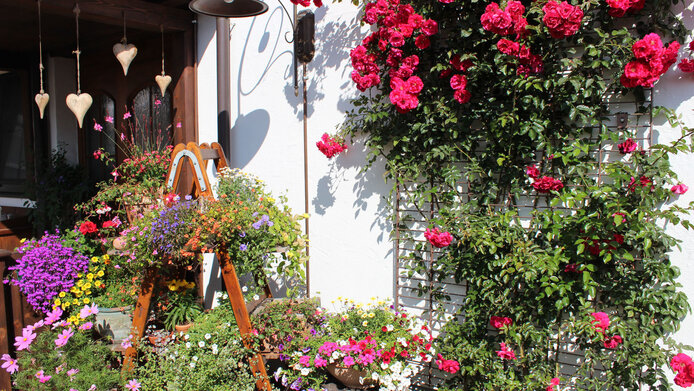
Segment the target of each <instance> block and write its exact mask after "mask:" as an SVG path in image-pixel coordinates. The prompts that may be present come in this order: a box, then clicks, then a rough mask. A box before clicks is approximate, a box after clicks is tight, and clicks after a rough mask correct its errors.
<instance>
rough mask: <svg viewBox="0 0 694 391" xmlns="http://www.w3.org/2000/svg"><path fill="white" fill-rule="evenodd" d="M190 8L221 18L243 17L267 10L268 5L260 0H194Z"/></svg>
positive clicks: (198, 12)
mask: <svg viewBox="0 0 694 391" xmlns="http://www.w3.org/2000/svg"><path fill="white" fill-rule="evenodd" d="M188 8H190V10H191V11H193V12H195V13H196V14H203V15H209V16H216V17H220V18H243V17H246V16H256V15H260V14H262V13H265V12H267V9H268V6H267V4H265V3H263V2H262V1H259V0H231V1H228V2H227V1H225V0H193V1H191V2H190V3H189V4H188Z"/></svg>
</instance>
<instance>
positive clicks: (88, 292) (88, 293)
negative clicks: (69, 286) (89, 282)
mask: <svg viewBox="0 0 694 391" xmlns="http://www.w3.org/2000/svg"><path fill="white" fill-rule="evenodd" d="M84 294H85V295H91V294H92V291H86V292H84Z"/></svg>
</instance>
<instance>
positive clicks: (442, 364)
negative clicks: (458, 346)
mask: <svg viewBox="0 0 694 391" xmlns="http://www.w3.org/2000/svg"><path fill="white" fill-rule="evenodd" d="M436 365H437V366H438V367H439V370H441V371H444V372H448V373H456V372H458V371H459V370H460V364H459V363H458V362H457V361H455V360H446V359H444V358H443V356H441V354H440V353H439V355H438V359H437V360H436Z"/></svg>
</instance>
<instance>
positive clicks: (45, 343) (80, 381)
mask: <svg viewBox="0 0 694 391" xmlns="http://www.w3.org/2000/svg"><path fill="white" fill-rule="evenodd" d="M49 327H50V326H46V327H44V328H43V329H41V330H40V331H39V332H38V335H37V337H36V339H35V340H34V342H33V343H32V344H31V347H30V349H29V350H22V351H20V352H18V357H17V358H18V362H19V372H17V373H15V374H14V377H13V380H14V383H15V384H16V388H17V389H20V390H36V391H48V390H55V391H58V390H60V391H64V390H69V389H72V388H74V389H78V390H86V389H89V388H90V387H91V386H92V384H94V385H96V389H98V390H110V389H114V388H118V387H119V385H120V381H121V377H120V372H119V371H118V361H117V357H116V355H115V354H114V353H113V352H111V350H110V349H109V348H108V346H106V345H105V344H103V343H102V342H100V341H94V340H92V338H90V337H89V336H88V335H87V334H86V333H85V332H82V331H75V334H74V335H73V336H72V337H71V338H70V339H69V340H68V342H67V344H66V345H65V346H63V347H60V348H58V347H56V344H55V342H54V341H55V340H56V339H57V338H58V335H59V334H60V332H61V331H62V330H63V329H62V328H58V329H56V330H50V329H49ZM56 368H58V369H59V371H58V372H59V373H58V372H57V371H56ZM71 369H77V370H78V371H79V372H77V373H76V374H75V375H74V376H69V375H68V371H69V370H71ZM39 370H43V371H44V373H45V375H47V376H51V379H50V380H48V381H47V382H45V383H40V382H39V380H38V378H37V377H36V376H34V375H35V374H36V372H38V371H39Z"/></svg>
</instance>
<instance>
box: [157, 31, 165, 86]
mask: <svg viewBox="0 0 694 391" xmlns="http://www.w3.org/2000/svg"><path fill="white" fill-rule="evenodd" d="M159 30H161V75H162V76H164V75H166V72H164V25H163V24H160V25H159Z"/></svg>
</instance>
